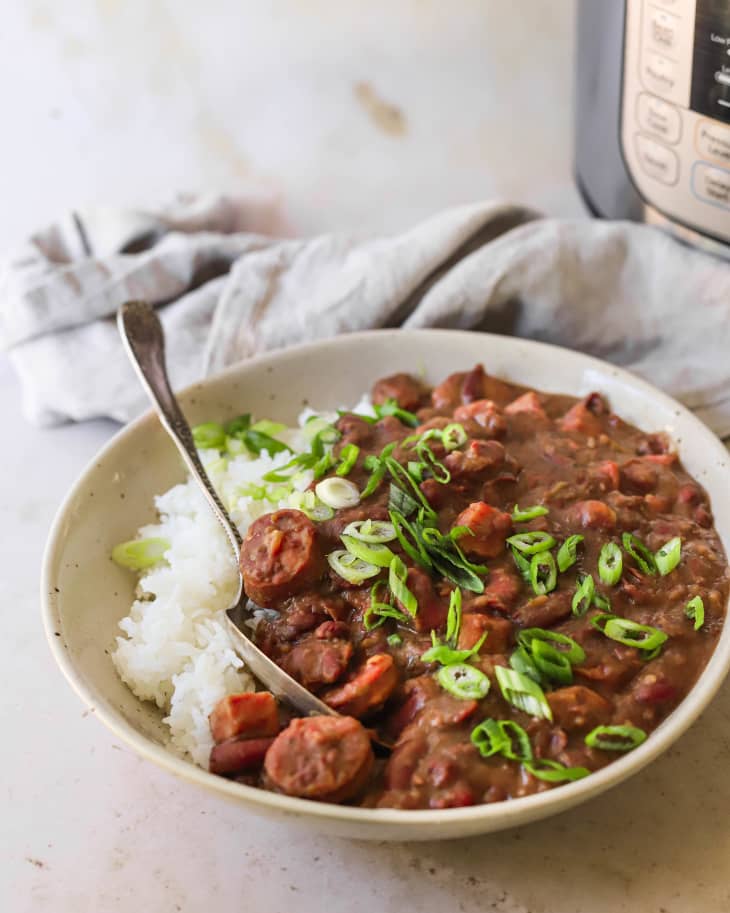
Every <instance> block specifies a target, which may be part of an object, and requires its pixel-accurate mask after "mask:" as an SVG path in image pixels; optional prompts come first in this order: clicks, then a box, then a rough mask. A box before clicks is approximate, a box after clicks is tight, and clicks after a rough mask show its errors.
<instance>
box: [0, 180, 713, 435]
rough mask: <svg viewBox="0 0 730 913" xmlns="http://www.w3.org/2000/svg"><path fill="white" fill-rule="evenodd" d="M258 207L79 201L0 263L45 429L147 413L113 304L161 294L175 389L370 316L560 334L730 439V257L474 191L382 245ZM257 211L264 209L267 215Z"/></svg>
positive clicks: (12, 337) (31, 398) (36, 417)
mask: <svg viewBox="0 0 730 913" xmlns="http://www.w3.org/2000/svg"><path fill="white" fill-rule="evenodd" d="M256 206H260V201H255V200H254V201H252V200H250V199H246V198H243V199H238V198H228V197H215V198H187V199H184V200H181V201H179V202H177V203H175V204H174V205H172V206H170V207H168V208H167V209H164V210H161V211H159V212H155V213H150V212H139V211H110V210H109V211H94V212H78V213H74V214H73V215H72V216H70V217H69V218H67V219H65V220H62V221H59V222H58V223H56V224H54V225H51V226H49V227H47V228H45V229H43V230H41V231H39V232H37V233H36V234H34V235H33V236H32V237H30V238H28V239H27V240H26V241H25V243H24V244H23V245H22V246H21V247H20V248H19V249H18V250H16V251H14V252H12V253H11V254H10V255H9V256H7V257H6V258H5V260H4V261H3V263H2V265H0V346H2V347H3V348H5V349H7V350H8V351H9V354H10V358H11V360H12V362H13V364H14V366H15V368H16V370H17V372H18V374H19V376H20V380H21V384H22V392H23V402H24V410H25V414H26V415H27V417H28V418H29V419H30V420H31V421H33V422H35V423H37V424H42V425H52V424H56V423H60V422H64V421H69V420H72V421H80V420H83V419H88V418H93V417H98V416H108V417H111V418H114V419H117V420H119V421H126V420H128V419H130V418H131V417H132V416H134V415H135V414H137V413H139V412H140V411H142V410H143V409H145V408H147V403H146V400H145V398H144V395H143V394H141V392H140V388H139V386H138V384H137V382H136V380H135V378H134V376H133V374H132V369H131V367H130V365H129V364H128V362H127V359H126V356H125V355H124V353H123V350H122V347H121V343H120V341H119V338H118V335H117V330H116V325H115V322H114V319H113V318H114V314H115V311H116V309H117V308H118V307H119V305H120V304H122V303H123V302H124V301H127V300H129V299H139V298H142V299H145V300H148V301H150V302H152V303H154V304H156V305H158V306H159V310H160V316H161V318H162V322H163V324H164V326H165V331H166V334H167V336H168V341H169V344H168V359H169V368H170V375H171V380H172V383H173V385H174V386H176V387H181V386H185V385H186V384H189V383H192V382H194V381H195V380H198V379H199V378H201V377H203V376H204V375H206V374H209V373H211V372H214V371H217V370H219V369H221V368H223V367H225V366H226V365H230V364H233V363H235V362H237V361H239V360H241V359H245V358H247V357H248V356H250V355H252V354H254V353H256V352H261V351H265V350H268V349H274V348H280V347H283V346H288V345H292V344H294V343H297V342H302V341H306V340H313V339H317V338H322V337H325V336H333V335H335V334H338V333H346V332H352V331H354V330H362V329H368V328H374V327H394V326H404V327H429V326H433V327H452V328H459V329H471V330H481V331H490V332H496V333H506V334H512V335H516V336H523V337H529V338H533V339H540V340H543V341H547V342H553V343H557V344H560V345H563V346H567V347H568V348H571V349H578V350H581V351H584V352H588V353H590V354H592V355H597V356H599V357H601V358H605V359H607V360H609V361H612V362H614V363H615V364H619V365H622V366H624V367H628V368H630V369H631V370H633V371H636V372H637V373H638V374H641V375H642V376H644V377H646V378H647V379H648V380H650V381H652V382H653V383H655V384H656V385H657V386H659V387H661V388H662V389H664V390H666V391H667V392H668V393H670V394H672V395H673V396H676V397H677V398H678V399H680V400H682V401H683V402H684V403H685V404H686V405H687V406H689V407H690V408H691V409H693V410H694V411H695V412H696V413H697V414H698V415H699V416H700V418H702V419H703V420H704V421H706V422H707V423H708V424H709V425H710V426H711V427H712V428H713V429H714V430H715V432H716V433H717V434H719V435H720V436H721V437H727V436H730V264H728V263H725V262H723V261H722V260H719V259H715V258H713V257H710V256H708V255H705V254H703V253H700V252H698V251H694V250H691V249H689V248H687V247H684V246H683V245H681V244H679V243H678V242H676V241H674V240H673V239H671V238H669V237H668V236H666V235H664V234H663V233H661V232H659V231H658V230H656V229H653V228H650V227H647V226H641V225H634V224H631V223H622V222H620V223H619V222H599V221H593V220H589V219H575V220H556V219H547V218H541V217H540V216H539V215H538V214H537V213H535V212H532V211H530V210H528V209H526V208H524V207H521V206H514V205H506V204H501V203H493V202H485V203H476V204H473V205H468V206H461V207H458V208H454V209H450V210H447V211H446V212H442V213H440V214H438V215H436V216H434V217H432V218H430V219H427V220H426V221H424V222H422V223H420V224H419V225H417V226H415V227H414V228H412V229H410V230H409V231H406V232H404V233H402V234H399V235H396V236H392V237H382V238H357V237H347V236H344V235H326V236H322V237H317V238H312V239H295V240H292V239H277V238H271V237H267V236H265V235H263V234H258V233H254V232H252V231H251V230H250V227H251V225H252V224H253V225H255V224H256V219H253V220H252V215H251V214H252V212H254V210H255V208H256ZM259 221H260V220H259Z"/></svg>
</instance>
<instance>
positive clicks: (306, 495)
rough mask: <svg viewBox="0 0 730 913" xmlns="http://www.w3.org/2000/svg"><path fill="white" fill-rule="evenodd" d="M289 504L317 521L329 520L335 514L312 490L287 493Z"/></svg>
mask: <svg viewBox="0 0 730 913" xmlns="http://www.w3.org/2000/svg"><path fill="white" fill-rule="evenodd" d="M289 504H290V505H291V506H292V507H293V508H294V509H295V510H301V512H302V513H303V514H306V515H307V516H308V517H309V519H310V520H314V521H315V522H317V523H321V522H322V521H323V520H331V519H332V517H334V515H335V512H334V510H332V508H331V507H330V506H329V505H327V504H324V503H323V502H322V501H320V500H319V498H318V497H317V496H316V495H315V493H314V492H313V491H293V492H292V493H291V494H290V495H289Z"/></svg>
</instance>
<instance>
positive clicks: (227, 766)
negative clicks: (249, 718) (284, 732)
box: [208, 738, 274, 777]
mask: <svg viewBox="0 0 730 913" xmlns="http://www.w3.org/2000/svg"><path fill="white" fill-rule="evenodd" d="M273 742H274V739H273V738H271V739H230V740H229V741H228V742H221V743H220V745H214V746H213V750H212V751H211V753H210V761H209V762H208V770H209V771H210V772H211V773H212V774H220V775H221V776H223V777H229V776H233V775H236V774H242V773H247V772H249V771H254V770H259V768H260V767H261V765H262V764H263V763H264V758H265V757H266V752H267V751H268V750H269V748H270V747H271V745H272V744H273Z"/></svg>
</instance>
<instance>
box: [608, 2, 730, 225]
mask: <svg viewBox="0 0 730 913" xmlns="http://www.w3.org/2000/svg"><path fill="white" fill-rule="evenodd" d="M621 144H622V148H623V153H624V158H625V161H626V165H627V167H628V169H629V173H630V175H631V178H632V180H633V182H634V184H635V186H636V188H637V190H638V191H639V193H640V194H641V196H642V197H643V198H644V200H645V201H646V202H647V203H648V204H649V205H650V206H652V207H653V208H654V209H656V210H657V211H658V212H660V213H662V214H663V215H665V216H667V217H669V218H670V219H674V220H676V221H678V222H680V223H682V224H684V225H686V226H688V227H690V228H694V229H696V230H697V231H700V232H702V233H703V234H706V235H710V236H712V237H715V238H717V239H719V240H721V241H725V242H730V0H627V2H626V33H625V40H624V83H623V105H622V114H621Z"/></svg>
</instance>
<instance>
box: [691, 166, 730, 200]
mask: <svg viewBox="0 0 730 913" xmlns="http://www.w3.org/2000/svg"><path fill="white" fill-rule="evenodd" d="M692 189H693V190H694V192H695V194H696V195H697V196H698V197H699V198H700V199H701V200H705V201H706V202H707V203H714V204H715V206H722V207H723V208H724V209H730V171H725V169H724V168H713V167H712V166H711V165H706V164H705V163H704V162H697V163H696V164H695V166H694V168H693V170H692Z"/></svg>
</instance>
